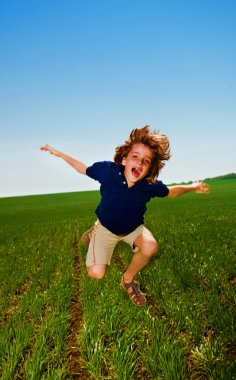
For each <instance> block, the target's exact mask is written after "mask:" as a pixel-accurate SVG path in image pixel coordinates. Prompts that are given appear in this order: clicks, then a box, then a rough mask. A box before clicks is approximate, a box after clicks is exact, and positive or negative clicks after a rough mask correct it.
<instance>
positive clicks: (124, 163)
mask: <svg viewBox="0 0 236 380" xmlns="http://www.w3.org/2000/svg"><path fill="white" fill-rule="evenodd" d="M121 164H122V165H123V166H125V165H126V157H123V158H122V161H121Z"/></svg>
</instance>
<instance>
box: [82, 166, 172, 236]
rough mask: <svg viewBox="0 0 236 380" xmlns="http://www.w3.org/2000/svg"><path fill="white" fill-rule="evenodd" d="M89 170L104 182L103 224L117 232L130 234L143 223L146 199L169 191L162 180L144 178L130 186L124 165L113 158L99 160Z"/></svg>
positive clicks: (100, 213) (99, 213)
mask: <svg viewBox="0 0 236 380" xmlns="http://www.w3.org/2000/svg"><path fill="white" fill-rule="evenodd" d="M86 174H87V176H89V177H91V178H93V179H95V180H96V181H99V182H100V184H101V187H100V192H101V201H100V203H99V205H98V207H97V209H96V215H97V217H98V219H99V220H100V222H101V224H102V225H103V226H104V227H106V228H107V229H108V230H109V231H111V232H113V233H114V234H116V235H121V234H122V235H123V234H129V233H130V232H132V231H133V230H135V229H136V228H137V227H138V226H139V225H140V224H143V223H144V214H145V212H146V210H147V207H146V203H147V202H149V201H150V199H151V198H153V197H165V196H167V195H168V193H169V190H168V187H167V186H166V185H164V184H163V183H162V182H161V181H156V182H155V183H154V184H149V183H148V182H147V180H146V179H142V180H140V181H138V182H136V183H135V185H133V186H131V187H128V185H127V181H126V178H125V176H124V166H123V165H121V164H117V165H116V164H115V163H114V162H110V161H103V162H96V163H95V164H93V165H92V166H90V167H88V168H87V170H86Z"/></svg>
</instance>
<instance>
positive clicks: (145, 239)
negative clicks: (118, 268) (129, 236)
mask: <svg viewBox="0 0 236 380" xmlns="http://www.w3.org/2000/svg"><path fill="white" fill-rule="evenodd" d="M134 243H135V245H136V246H137V247H138V248H139V251H138V252H136V253H135V254H134V256H133V258H132V260H131V263H130V264H129V266H128V268H127V270H126V272H125V273H124V275H123V279H124V282H125V283H129V282H131V281H133V279H134V277H135V276H136V274H137V273H139V272H140V270H141V269H143V268H144V267H145V266H146V265H147V264H148V263H149V261H150V260H151V258H152V257H153V256H154V255H155V253H156V252H157V249H158V246H157V242H156V240H155V239H154V237H153V236H152V234H151V233H150V234H149V233H144V234H141V235H139V236H138V237H137V239H136V240H135V242H134Z"/></svg>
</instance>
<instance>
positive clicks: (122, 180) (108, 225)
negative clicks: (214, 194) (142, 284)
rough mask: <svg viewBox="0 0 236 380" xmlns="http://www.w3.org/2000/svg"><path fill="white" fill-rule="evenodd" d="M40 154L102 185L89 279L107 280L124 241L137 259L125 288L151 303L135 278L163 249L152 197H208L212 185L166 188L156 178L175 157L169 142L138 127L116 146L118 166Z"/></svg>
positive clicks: (88, 236) (139, 301)
mask: <svg viewBox="0 0 236 380" xmlns="http://www.w3.org/2000/svg"><path fill="white" fill-rule="evenodd" d="M41 150H44V151H49V152H50V153H51V154H53V155H55V156H57V157H60V158H62V159H63V160H65V161H66V162H67V163H68V164H70V165H71V166H72V167H73V168H74V169H75V170H77V171H78V172H79V173H81V174H84V175H87V176H89V177H91V178H92V179H94V180H97V181H99V182H100V184H101V188H100V191H101V201H100V203H99V205H98V207H97V209H96V215H97V217H98V220H97V221H96V223H95V224H94V226H93V227H92V228H91V229H90V230H89V231H86V233H85V234H84V237H83V240H84V241H85V242H86V241H87V242H88V243H89V248H88V253H87V258H86V266H87V271H88V274H89V276H90V277H92V278H95V279H102V278H103V277H104V275H105V273H106V269H107V265H109V264H110V261H111V257H112V254H113V251H114V249H115V246H116V244H117V243H118V242H119V241H121V240H123V241H125V242H126V243H128V244H129V245H130V246H131V248H132V249H133V252H134V255H133V258H132V260H131V262H130V264H129V266H128V268H127V270H126V271H125V273H124V274H123V276H122V280H121V286H122V288H123V289H124V290H125V291H127V293H128V295H129V297H130V299H131V301H132V302H133V303H134V304H135V305H136V306H143V305H144V304H145V303H146V298H145V295H144V294H143V293H142V292H141V290H140V289H139V287H138V284H137V282H136V281H135V280H134V278H135V276H136V275H137V274H138V273H139V272H140V271H141V270H142V269H143V268H144V267H145V266H146V265H147V264H148V263H149V262H150V260H151V258H152V257H153V256H154V255H155V253H156V252H157V249H158V246H157V242H156V240H155V238H154V237H153V235H152V233H151V232H150V231H149V230H148V229H147V228H146V227H145V226H144V214H145V212H146V209H147V208H146V203H147V202H149V200H150V199H151V198H153V197H166V196H168V197H177V196H180V195H183V194H185V193H187V192H190V191H191V192H195V193H208V192H209V187H208V185H207V184H205V183H203V182H201V181H198V182H195V183H193V184H191V185H177V186H166V185H164V184H163V183H162V182H161V181H159V180H157V177H158V174H159V171H160V170H161V169H162V168H163V167H164V165H165V161H166V160H168V159H169V158H170V149H169V141H168V138H167V137H166V136H165V135H163V134H161V133H159V132H157V131H151V130H150V128H149V126H145V127H143V128H140V129H134V130H133V131H132V132H131V134H130V137H129V139H128V140H127V141H126V142H125V143H124V144H123V145H121V146H118V147H117V148H116V153H115V156H114V162H110V161H103V162H96V163H95V164H93V165H92V166H90V167H87V166H86V165H85V164H84V163H82V162H80V161H78V160H76V159H74V158H72V157H70V156H67V155H66V154H64V153H62V152H60V151H58V150H55V149H54V148H52V147H50V146H49V145H44V146H42V147H41Z"/></svg>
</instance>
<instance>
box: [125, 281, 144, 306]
mask: <svg viewBox="0 0 236 380" xmlns="http://www.w3.org/2000/svg"><path fill="white" fill-rule="evenodd" d="M120 285H121V287H122V289H123V290H124V291H126V292H127V293H128V295H129V297H130V300H131V301H132V302H133V304H134V305H136V306H144V305H145V304H146V297H145V295H144V294H143V293H142V292H141V290H140V289H139V288H138V285H137V282H136V281H131V282H127V283H125V282H124V278H123V277H122V280H121V284H120ZM130 288H131V289H132V290H131V292H129V289H130Z"/></svg>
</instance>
